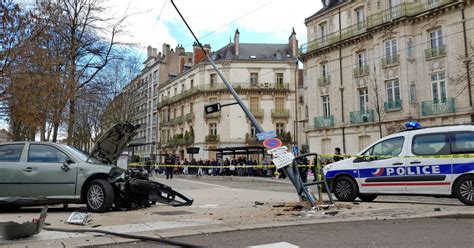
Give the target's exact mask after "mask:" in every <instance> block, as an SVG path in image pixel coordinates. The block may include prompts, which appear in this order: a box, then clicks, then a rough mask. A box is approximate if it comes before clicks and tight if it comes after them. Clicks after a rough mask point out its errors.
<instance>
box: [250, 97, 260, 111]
mask: <svg viewBox="0 0 474 248" xmlns="http://www.w3.org/2000/svg"><path fill="white" fill-rule="evenodd" d="M259 108H260V99H259V98H258V97H250V109H251V110H256V109H259Z"/></svg>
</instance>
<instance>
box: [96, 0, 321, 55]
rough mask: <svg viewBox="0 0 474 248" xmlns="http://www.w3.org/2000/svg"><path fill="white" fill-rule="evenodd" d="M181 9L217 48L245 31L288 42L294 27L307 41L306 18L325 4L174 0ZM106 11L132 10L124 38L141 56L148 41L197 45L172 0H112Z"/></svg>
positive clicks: (257, 39) (250, 37)
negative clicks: (236, 34) (236, 31)
mask: <svg viewBox="0 0 474 248" xmlns="http://www.w3.org/2000/svg"><path fill="white" fill-rule="evenodd" d="M174 3H175V4H176V5H177V6H178V8H179V10H180V12H181V13H182V14H183V16H184V17H185V18H186V21H187V22H188V24H189V25H190V26H191V28H192V29H193V31H194V33H195V34H196V35H197V36H198V38H199V39H200V42H201V43H203V44H210V45H211V48H212V50H213V51H215V50H218V49H220V48H221V47H223V46H224V45H226V44H228V43H229V39H232V41H233V38H234V33H235V30H236V29H237V28H238V29H239V31H240V42H241V43H287V42H288V37H289V36H290V34H291V31H292V28H295V31H296V34H297V38H298V40H299V44H303V43H306V26H305V25H304V20H305V18H307V17H309V16H311V15H312V14H314V13H315V12H316V11H318V10H319V9H320V8H321V7H322V4H321V1H318V0H299V1H287V0H252V1H249V0H240V1H235V0H234V1H229V0H221V1H216V0H214V1H211V0H199V1H192V0H175V1H174ZM106 4H107V5H108V6H110V7H109V8H108V10H107V13H105V14H106V15H108V16H113V17H120V16H123V15H124V14H125V13H126V14H127V15H130V17H129V18H128V19H127V22H126V26H125V35H123V36H122V37H120V39H121V40H122V41H124V42H127V43H133V44H135V45H136V48H137V50H138V53H139V54H140V55H141V57H142V59H143V60H144V59H146V58H145V57H146V47H147V46H149V45H151V46H152V47H156V48H158V51H161V47H162V44H163V43H168V44H170V45H171V47H172V48H174V47H176V45H177V44H181V45H183V46H184V47H185V49H186V51H191V50H192V44H193V42H194V39H193V37H192V35H191V33H190V32H189V31H188V29H187V28H186V26H185V25H184V23H183V21H182V20H181V19H180V17H179V15H178V14H177V12H176V10H175V9H174V7H173V5H172V4H171V1H170V0H133V1H132V0H108V2H106Z"/></svg>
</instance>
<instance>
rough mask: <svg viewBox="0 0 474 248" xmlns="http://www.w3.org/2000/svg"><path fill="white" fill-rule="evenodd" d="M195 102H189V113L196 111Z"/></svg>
mask: <svg viewBox="0 0 474 248" xmlns="http://www.w3.org/2000/svg"><path fill="white" fill-rule="evenodd" d="M193 109H194V103H189V113H193V112H194V110H193Z"/></svg>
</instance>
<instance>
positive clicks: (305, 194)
mask: <svg viewBox="0 0 474 248" xmlns="http://www.w3.org/2000/svg"><path fill="white" fill-rule="evenodd" d="M171 4H173V7H174V8H175V9H176V11H177V12H178V14H179V16H180V17H181V19H182V20H183V22H184V24H185V25H186V27H187V28H188V30H189V31H190V32H191V34H192V35H193V37H194V39H195V40H196V42H197V44H198V45H199V47H200V48H201V50H202V52H203V53H204V54H205V55H206V57H207V59H208V60H209V62H210V63H211V65H212V67H213V68H214V70H215V71H216V72H217V75H219V77H220V78H221V79H222V82H224V84H225V86H226V87H227V89H228V90H229V92H230V93H231V94H232V96H233V97H234V98H235V100H236V101H237V103H238V104H239V105H240V107H241V108H242V110H243V111H244V113H245V115H246V116H247V118H249V120H250V121H251V122H252V124H253V126H254V127H255V128H256V129H257V132H259V133H264V132H265V131H264V130H263V128H262V126H261V125H260V123H258V121H257V119H255V116H254V115H253V114H252V112H250V110H249V109H248V108H247V106H245V104H244V103H243V102H242V99H240V96H239V95H238V94H237V92H235V90H234V88H233V87H232V85H230V84H229V83H228V82H227V80H226V79H225V78H224V75H222V73H221V71H220V70H219V69H218V68H217V66H216V64H215V63H214V60H213V59H212V58H211V56H209V54H208V53H207V52H206V50H205V49H204V47H203V46H202V44H201V42H199V40H198V38H197V37H196V35H194V32H193V30H192V29H191V27H190V26H189V25H188V23H187V22H186V20H185V19H184V17H183V15H182V14H181V12H180V11H179V9H178V7H177V6H176V5H175V4H174V1H173V0H171ZM295 135H296V134H295ZM295 166H297V165H296V163H295V161H293V163H292V164H291V165H287V166H285V167H284V170H285V173H286V175H287V176H288V178H289V179H290V181H291V182H292V183H293V185H294V186H295V188H296V191H297V192H298V195H299V197H300V199H302V200H303V199H305V200H308V201H309V202H310V203H311V205H312V206H316V199H315V197H314V195H313V194H312V193H310V192H309V191H308V189H307V188H306V187H305V186H304V183H303V181H302V180H301V177H299V176H298V173H294V172H293V170H294V168H296V169H297V167H295Z"/></svg>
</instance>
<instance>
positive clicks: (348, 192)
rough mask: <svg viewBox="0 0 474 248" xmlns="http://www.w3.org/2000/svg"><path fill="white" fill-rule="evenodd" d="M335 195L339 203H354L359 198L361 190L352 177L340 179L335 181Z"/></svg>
mask: <svg viewBox="0 0 474 248" xmlns="http://www.w3.org/2000/svg"><path fill="white" fill-rule="evenodd" d="M333 189H334V195H335V196H336V198H337V199H338V200H339V201H345V202H352V201H354V200H355V198H356V197H357V194H358V193H359V189H358V188H357V183H356V182H355V181H354V179H352V178H350V177H345V176H342V177H338V178H336V180H335V181H334V187H333Z"/></svg>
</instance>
